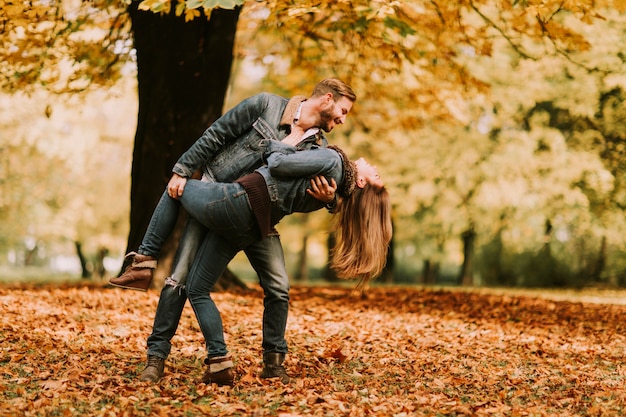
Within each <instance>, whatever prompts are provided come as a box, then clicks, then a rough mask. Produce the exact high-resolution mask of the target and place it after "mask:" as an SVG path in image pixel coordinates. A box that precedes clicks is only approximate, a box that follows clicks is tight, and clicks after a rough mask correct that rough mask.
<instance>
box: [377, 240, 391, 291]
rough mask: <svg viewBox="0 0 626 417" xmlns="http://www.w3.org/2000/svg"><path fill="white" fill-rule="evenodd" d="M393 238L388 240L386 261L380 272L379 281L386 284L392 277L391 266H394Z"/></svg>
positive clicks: (389, 282)
mask: <svg viewBox="0 0 626 417" xmlns="http://www.w3.org/2000/svg"><path fill="white" fill-rule="evenodd" d="M393 246H394V245H393V238H392V239H391V242H389V250H388V251H387V263H386V264H385V267H384V268H383V270H382V272H381V273H380V277H379V278H378V280H379V281H382V282H385V283H387V284H391V283H392V282H393V281H394V279H393V268H394V249H393Z"/></svg>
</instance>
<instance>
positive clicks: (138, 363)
mask: <svg viewBox="0 0 626 417" xmlns="http://www.w3.org/2000/svg"><path fill="white" fill-rule="evenodd" d="M214 298H215V300H216V303H217V304H218V307H219V308H220V310H221V312H222V316H223V321H224V328H225V332H226V341H227V344H228V346H229V349H230V351H231V353H232V354H233V356H234V359H235V367H236V374H237V379H236V385H235V387H233V388H228V387H216V386H213V385H208V386H207V385H205V384H202V383H198V380H199V378H200V376H201V375H202V372H203V367H204V365H203V359H204V357H205V355H206V352H205V348H204V340H203V338H202V335H201V333H200V332H199V330H198V326H197V323H196V321H195V317H194V316H193V311H192V310H191V308H190V306H189V305H187V306H186V307H185V311H184V313H183V318H182V320H181V324H180V326H179V328H178V332H177V334H176V336H175V337H174V339H173V345H174V346H173V349H172V353H171V355H170V357H169V358H168V360H167V362H166V373H165V375H164V377H163V378H162V379H161V381H159V383H158V384H150V383H144V382H139V381H138V380H137V375H138V374H139V373H140V372H141V370H142V369H143V366H144V361H145V354H146V338H147V336H148V335H149V334H150V331H151V328H152V320H153V318H154V312H155V309H156V303H157V301H158V292H157V291H150V292H148V293H138V292H134V291H124V290H120V289H110V288H101V287H97V286H83V287H52V286H51V287H46V286H42V287H2V288H0V308H1V310H2V314H1V315H0V340H1V341H2V343H1V344H0V392H1V394H0V415H2V416H5V415H6V416H12V415H16V416H17V415H19V416H23V415H24V416H37V415H68V416H74V415H84V416H89V415H104V416H108V415H111V416H118V415H122V416H138V415H148V414H149V415H155V416H160V415H163V416H189V415H202V414H207V415H217V414H224V415H242V416H244V415H245V416H248V415H256V416H265V415H277V416H282V417H288V416H304V415H317V416H329V415H334V416H363V415H365V416H367V415H376V416H378V415H383V416H385V415H388V416H398V417H400V416H427V415H447V416H470V415H472V416H474V415H475V416H487V415H500V416H530V415H536V416H552V415H555V416H557V415H558V416H579V415H590V416H591V415H594V416H595V415H597V416H604V415H606V416H617V415H622V414H624V412H626V392H625V390H624V385H625V384H624V383H625V382H626V379H625V378H626V376H625V375H626V369H625V367H624V365H623V357H624V346H626V345H625V342H626V340H625V335H624V325H623V321H622V317H623V316H624V314H625V313H626V306H622V305H615V304H599V303H581V302H575V301H569V300H564V299H561V300H556V299H544V298H539V297H532V296H523V295H508V294H500V295H498V294H489V293H484V292H478V291H475V292H472V291H452V290H450V291H442V290H429V289H422V288H402V289H400V288H387V287H381V288H371V289H369V290H368V293H367V294H366V296H364V297H362V296H355V295H353V294H352V292H351V290H350V289H346V288H341V287H330V288H319V287H315V288H307V287H294V288H293V289H292V292H291V308H290V316H289V323H288V329H287V340H288V342H289V345H290V354H289V355H288V356H287V360H286V362H285V365H286V367H287V369H288V371H289V373H290V374H291V375H293V376H294V377H295V379H294V381H293V382H292V383H290V384H288V385H282V384H281V383H280V382H277V381H271V380H270V381H268V380H262V379H260V378H259V373H260V369H261V358H262V351H261V338H262V333H261V317H262V311H263V307H262V292H261V291H260V289H256V288H255V289H254V290H252V291H248V292H239V293H218V294H214Z"/></svg>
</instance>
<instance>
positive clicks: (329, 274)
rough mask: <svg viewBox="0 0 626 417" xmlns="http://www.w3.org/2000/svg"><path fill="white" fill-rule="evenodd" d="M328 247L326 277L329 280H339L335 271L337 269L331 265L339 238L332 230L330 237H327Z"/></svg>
mask: <svg viewBox="0 0 626 417" xmlns="http://www.w3.org/2000/svg"><path fill="white" fill-rule="evenodd" d="M326 243H327V249H328V263H327V264H326V271H325V272H324V279H325V280H326V281H328V282H337V281H339V278H338V277H337V274H336V273H335V270H334V269H332V268H331V267H330V261H331V259H332V257H333V249H334V248H335V245H336V244H337V238H336V236H335V233H334V232H330V233H329V234H328V239H326Z"/></svg>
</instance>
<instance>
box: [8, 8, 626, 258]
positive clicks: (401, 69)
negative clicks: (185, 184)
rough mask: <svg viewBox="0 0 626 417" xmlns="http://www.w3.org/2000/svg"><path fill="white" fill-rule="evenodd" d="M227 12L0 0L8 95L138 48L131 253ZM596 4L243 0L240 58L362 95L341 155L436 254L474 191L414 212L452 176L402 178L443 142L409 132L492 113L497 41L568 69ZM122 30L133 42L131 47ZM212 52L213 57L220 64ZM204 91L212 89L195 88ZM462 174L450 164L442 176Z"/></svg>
mask: <svg viewBox="0 0 626 417" xmlns="http://www.w3.org/2000/svg"><path fill="white" fill-rule="evenodd" d="M236 4H238V3H235V2H230V1H217V2H216V1H212V2H186V3H177V5H176V7H175V8H174V6H173V5H172V4H171V3H170V2H169V1H161V0H146V1H143V2H141V3H139V2H132V3H131V4H130V6H129V8H128V11H129V13H127V14H126V13H120V9H119V7H120V3H117V2H111V1H95V2H81V3H80V5H78V4H73V3H72V2H65V3H60V2H46V3H35V5H34V6H33V7H30V8H27V9H24V6H23V5H22V4H13V3H9V2H6V1H5V0H2V6H3V7H2V8H1V9H2V12H1V13H3V15H2V18H1V20H2V22H3V24H4V28H5V30H4V31H3V32H2V34H0V42H1V43H0V50H2V51H3V54H4V56H5V57H6V59H5V60H3V62H2V63H1V64H0V75H2V77H3V79H2V80H3V81H2V82H3V87H4V88H5V89H8V90H12V91H15V89H21V88H25V87H26V86H27V85H31V84H32V83H34V82H40V83H43V84H44V85H45V86H46V87H48V88H51V89H53V90H55V91H67V90H68V89H74V90H76V89H78V90H80V89H84V88H86V86H87V85H88V84H89V83H92V82H96V83H103V84H106V83H109V82H111V81H112V80H115V79H116V77H117V74H118V71H119V70H120V69H121V68H122V67H123V66H122V65H121V64H122V63H123V60H124V59H127V58H133V57H135V55H134V54H133V53H132V51H131V49H130V48H131V46H134V48H136V49H135V50H136V58H137V70H138V80H139V94H140V109H139V117H138V126H137V134H136V137H135V152H134V156H133V171H132V189H133V191H131V202H132V206H131V213H132V214H131V230H130V234H129V242H128V246H129V247H135V246H136V245H137V243H138V239H139V238H140V236H141V235H142V234H143V231H144V230H145V225H146V223H147V221H148V217H149V213H151V210H152V207H153V206H154V203H155V202H156V200H157V199H158V196H159V195H160V194H161V193H162V190H163V186H164V183H165V181H166V180H167V178H168V177H169V170H170V169H171V166H172V164H173V161H174V160H175V159H176V158H177V157H178V155H179V154H180V153H181V152H182V151H183V150H184V149H186V148H187V147H188V146H189V144H190V143H191V142H193V140H195V139H196V138H197V137H198V135H199V134H200V133H201V132H202V131H203V130H204V128H205V127H206V126H207V125H208V123H210V121H211V120H213V119H214V118H215V117H217V116H218V115H219V113H220V112H221V103H222V101H223V98H224V97H223V96H224V92H225V90H226V81H227V79H228V74H229V73H230V65H231V62H232V59H230V53H231V49H230V46H232V43H231V41H232V40H233V36H234V34H235V30H236V26H235V24H236V22H237V15H238V10H230V11H226V10H214V11H212V9H214V8H215V7H219V6H222V7H230V8H233V7H235V6H236ZM603 6H614V5H613V3H612V2H596V3H594V4H593V5H589V4H586V3H580V4H578V3H576V4H574V3H563V2H557V1H546V2H542V3H541V4H536V5H535V4H533V5H529V4H527V3H523V2H522V3H520V2H516V1H511V2H509V1H505V2H488V1H462V2H456V3H455V2H440V3H437V2H430V3H419V4H418V3H412V2H388V1H382V0H381V1H364V0H360V1H353V2H339V3H337V2H333V1H323V2H315V3H310V2H300V3H299V4H298V5H297V6H294V5H293V4H291V3H289V2H285V1H267V2H252V1H251V2H248V3H246V4H245V5H244V8H243V11H244V17H245V19H243V20H242V23H240V25H239V29H238V30H239V31H240V32H241V33H240V35H241V36H240V45H241V49H240V51H241V52H240V53H242V54H247V56H248V57H251V58H256V62H258V63H259V64H262V67H263V68H265V69H266V71H267V72H266V76H265V80H266V81H265V82H266V86H268V87H271V89H272V90H274V91H276V92H278V93H281V92H290V91H294V90H295V91H301V90H302V88H301V87H302V86H304V85H310V84H311V82H312V81H311V80H317V79H319V78H321V77H324V76H329V75H332V76H337V77H340V78H343V79H344V80H346V81H347V82H349V83H350V84H352V86H353V87H354V88H355V90H356V91H357V92H359V97H360V99H359V103H358V106H356V107H355V110H354V117H351V119H350V120H351V122H350V125H349V126H348V129H347V132H346V135H345V138H344V139H343V142H344V143H341V144H342V145H345V147H346V148H349V151H350V152H351V153H354V154H356V153H359V154H366V155H367V154H369V155H372V156H375V157H376V158H374V159H378V161H379V162H380V163H379V165H381V166H383V167H384V170H381V171H382V173H383V175H384V176H385V178H389V183H390V185H391V187H393V188H394V189H395V190H396V193H397V194H398V195H402V201H401V202H398V203H397V204H396V212H397V213H398V215H399V216H405V218H406V219H410V220H411V221H413V222H414V219H415V218H421V217H422V216H423V214H424V213H431V214H432V215H433V216H434V217H435V218H437V219H440V220H442V222H441V226H442V227H441V228H439V230H438V231H436V232H434V235H439V237H438V238H436V241H437V245H436V246H435V247H443V246H444V244H445V242H446V241H449V240H450V236H452V235H456V238H457V239H459V237H460V236H461V235H462V233H463V232H466V231H467V230H470V229H468V225H473V224H475V223H474V221H473V220H474V219H473V218H472V217H471V216H472V214H471V212H470V211H469V210H468V211H467V213H468V215H467V216H465V217H464V218H462V220H461V221H460V223H459V224H461V225H462V226H461V227H460V228H459V229H458V232H457V227H456V224H457V222H456V221H453V222H449V221H447V218H446V215H448V214H450V213H451V212H452V208H454V207H455V205H454V204H457V206H458V204H460V205H461V206H463V207H465V206H466V203H463V199H462V198H461V199H459V198H458V197H459V196H462V195H472V194H467V193H468V192H469V191H471V187H473V186H475V185H476V184H477V183H472V182H467V181H465V182H463V183H462V184H464V185H461V188H459V189H458V190H456V191H452V192H451V193H450V194H449V196H450V197H451V198H450V199H449V200H448V201H449V202H450V203H451V205H450V206H445V207H444V206H440V207H437V208H435V207H436V206H430V205H428V204H424V199H423V196H422V195H421V191H423V190H424V189H425V188H428V187H429V185H428V184H427V182H428V181H430V182H431V185H430V189H431V190H436V189H438V187H441V188H446V187H448V186H450V185H451V183H450V182H446V181H442V180H443V179H445V178H454V175H452V174H451V173H446V172H443V171H442V170H441V165H440V164H438V163H437V162H435V163H433V162H432V161H431V162H430V163H431V165H433V166H434V168H435V170H434V172H435V173H440V174H441V175H435V176H433V175H431V174H430V173H429V172H426V171H422V170H420V174H418V175H423V176H424V179H425V180H424V181H420V178H419V177H417V178H416V176H415V175H413V174H411V173H412V172H414V171H415V166H416V161H420V162H426V163H428V161H424V159H423V158H421V153H422V152H424V150H425V149H426V151H427V152H431V151H430V150H428V148H429V147H437V146H438V144H437V142H436V141H437V140H441V137H433V138H422V137H419V136H418V135H421V134H422V133H421V132H420V131H419V128H420V127H424V126H427V125H436V124H438V122H445V123H447V124H450V123H453V124H457V125H459V126H462V127H463V128H467V127H470V128H474V127H475V126H473V123H474V122H475V121H477V120H479V119H481V117H482V116H483V115H485V114H486V113H487V112H488V111H489V110H490V109H491V105H490V104H489V101H490V100H489V96H488V91H489V87H490V83H491V82H492V81H491V80H490V79H488V78H483V77H481V74H477V73H476V72H475V71H474V69H475V65H472V64H475V63H476V62H477V61H479V60H480V59H481V58H488V57H490V56H491V55H492V54H493V53H494V51H495V50H496V43H497V42H496V41H503V42H504V43H506V44H507V45H508V47H509V50H510V56H511V57H513V59H514V60H515V62H516V63H517V65H518V66H523V65H524V63H526V62H534V61H537V60H539V58H545V57H553V58H554V59H555V60H557V61H559V62H563V61H567V60H571V59H572V56H573V55H575V54H576V53H577V52H580V51H584V50H586V49H588V48H589V47H590V43H589V42H588V41H587V40H586V38H585V35H586V33H585V26H582V28H581V26H580V25H578V23H579V22H584V23H585V24H587V23H592V22H594V21H595V20H594V19H595V17H597V15H598V12H602V9H601V7H603ZM615 7H617V6H615ZM139 9H149V10H151V11H154V12H157V14H155V15H151V14H150V13H148V12H143V11H140V10H139ZM210 11H212V13H211V19H210V20H209V21H208V22H207V20H206V18H205V17H206V15H208V14H209V12H210ZM222 12H224V13H222ZM183 16H184V17H185V18H183ZM129 17H130V20H129V19H128V18H129ZM188 19H191V21H190V22H185V20H188ZM129 21H130V22H132V33H133V36H134V45H131V44H129V42H128V40H129V35H128V34H129V33H130V32H129V29H130V28H131V26H129V23H128V22H129ZM31 22H38V24H31ZM255 28H258V29H259V31H256V30H255ZM85 29H87V30H85ZM163 34H167V36H164V35H163ZM238 34H239V33H238ZM97 35H100V36H97ZM231 35H232V36H231ZM103 40H104V41H103ZM277 40H278V41H277ZM253 41H254V42H253ZM229 45H230V46H229ZM256 45H263V47H262V48H258V47H256ZM255 47H256V49H255ZM49 51H53V53H49ZM211 53H216V54H219V53H221V54H223V55H220V56H223V59H218V58H217V55H211ZM207 59H211V60H210V61H207ZM69 63H72V64H73V65H69ZM211 71H215V74H214V78H211V80H209V79H208V78H205V75H206V74H207V73H211ZM211 83H213V84H211ZM209 84H210V85H211V86H212V87H211V90H210V91H208V90H202V88H205V89H206V88H207V86H208V85H209ZM202 91H208V93H206V94H203V93H202ZM361 92H363V93H361ZM208 95H210V96H211V97H210V98H207V96H208ZM196 98H197V99H198V101H195V100H196ZM437 129H438V127H435V129H432V130H431V132H437ZM470 137H471V138H473V139H471V141H469V142H465V143H463V144H462V145H461V146H464V148H459V149H458V152H454V153H456V154H458V155H460V156H461V158H462V161H465V162H467V164H469V165H467V166H471V164H472V163H473V162H472V161H473V160H474V156H473V153H472V152H470V155H469V156H467V155H466V153H467V152H461V151H462V150H465V151H467V150H472V149H474V148H475V147H478V148H479V149H481V151H480V152H478V155H479V157H478V160H482V159H481V157H480V155H481V152H482V151H483V150H485V149H489V148H490V145H484V144H483V143H482V142H484V136H480V135H477V134H472V135H470ZM372 138H375V139H374V140H372ZM334 139H335V140H334V142H336V143H338V142H341V141H339V140H337V139H336V138H334ZM393 150H397V151H393ZM443 154H445V151H443V150H442V155H443ZM463 165H464V163H457V164H450V166H451V168H450V169H456V170H459V169H462V167H463ZM418 166H419V165H418ZM406 174H411V175H406ZM472 175H474V174H472ZM439 178H440V179H441V180H440V179H439ZM433 179H434V182H433V181H431V180H433ZM459 179H461V180H462V178H461V177H460V178H459ZM477 179H478V180H479V181H482V180H481V179H480V178H479V177H477ZM159 183H160V184H159ZM455 183H456V179H455ZM432 184H434V185H435V186H433V185H432ZM453 184H454V183H452V185H453ZM463 188H465V189H463ZM455 194H456V196H455ZM431 195H434V194H431ZM437 199H438V200H440V201H444V200H445V199H443V200H442V199H441V198H439V196H437ZM455 201H458V203H454V202H455ZM441 208H444V210H440V209H441ZM407 223H408V222H407V221H403V222H402V224H401V225H400V227H399V228H398V229H399V230H400V231H401V233H408V232H409V230H411V229H412V231H413V233H415V227H416V226H415V225H413V226H411V227H407V228H404V227H403V225H405V224H407ZM434 228H435V227H433V229H434ZM398 229H397V230H398Z"/></svg>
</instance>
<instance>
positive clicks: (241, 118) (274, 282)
mask: <svg viewBox="0 0 626 417" xmlns="http://www.w3.org/2000/svg"><path fill="white" fill-rule="evenodd" d="M355 101H356V95H355V94H354V92H353V91H352V89H351V88H350V87H349V86H348V85H347V84H345V83H344V82H342V81H340V80H337V79H334V78H329V79H325V80H322V81H320V82H319V83H318V84H317V85H316V86H315V88H314V89H313V92H312V94H311V96H310V97H309V98H306V97H304V96H297V97H293V98H292V99H290V100H287V99H285V98H283V97H279V96H276V95H273V94H268V93H261V94H257V95H255V96H252V97H250V98H248V99H245V100H243V101H242V102H241V103H239V104H238V105H236V106H235V107H233V108H232V109H231V110H229V111H228V112H226V113H225V114H224V115H223V116H222V117H220V118H219V119H218V120H216V121H215V122H214V123H213V124H212V125H211V126H210V127H209V128H208V129H207V130H206V131H205V132H204V134H203V135H202V136H201V137H200V138H199V139H198V140H197V141H196V142H195V143H194V144H193V145H192V146H191V147H190V148H189V150H187V152H185V153H184V154H183V155H182V156H181V157H180V159H179V160H178V162H177V163H176V164H175V166H174V168H173V170H172V171H173V175H172V178H171V179H170V181H169V183H168V186H167V190H168V194H169V195H170V197H173V198H177V197H179V196H181V195H182V192H183V189H184V185H185V182H186V180H187V178H190V177H191V176H192V174H193V173H194V172H196V170H198V169H201V168H202V169H203V180H204V181H221V182H226V181H234V180H236V179H237V178H240V177H241V176H243V175H245V174H248V173H250V172H252V171H253V170H254V169H256V168H258V167H259V166H260V165H261V163H262V161H261V149H260V147H259V146H260V143H261V140H263V139H271V140H279V141H283V142H286V143H288V144H291V145H295V146H297V147H298V148H300V149H311V148H315V147H325V146H326V145H327V140H326V138H325V136H324V134H323V133H322V131H324V132H330V131H331V130H332V129H333V128H334V127H335V126H336V125H338V124H343V123H344V122H345V119H346V117H347V115H348V113H349V112H350V110H351V108H352V105H353V103H354V102H355ZM311 184H312V191H310V194H311V195H313V196H314V197H315V198H317V199H318V200H320V201H322V202H325V203H328V205H327V207H328V208H329V209H332V207H333V204H334V193H335V189H336V184H328V183H326V181H325V179H323V178H316V179H314V180H312V181H311ZM210 233H211V232H209V231H207V230H206V229H205V228H204V227H203V226H202V225H200V223H198V222H197V221H195V220H193V219H190V220H189V221H188V223H187V225H186V227H185V231H184V232H183V236H182V238H181V242H180V245H179V248H178V251H177V253H176V256H175V261H174V268H173V272H172V276H171V277H168V278H167V279H166V283H165V286H164V288H163V289H162V291H161V295H160V298H159V304H158V306H157V311H156V315H155V318H154V326H153V330H152V334H151V335H150V336H149V337H148V362H147V366H146V368H145V369H144V370H143V372H142V373H141V375H140V380H142V381H152V382H156V381H158V380H159V378H160V377H161V376H162V375H163V370H164V367H165V359H166V358H167V356H168V355H169V353H170V350H171V338H172V337H173V336H174V334H175V332H176V329H177V327H178V322H179V320H180V316H181V314H182V310H183V308H184V305H185V301H186V299H187V298H186V294H185V291H184V290H182V288H181V287H182V286H184V282H185V279H186V277H187V274H188V272H189V270H190V269H191V267H192V263H194V267H198V266H199V267H201V268H207V269H210V268H211V263H212V260H211V253H199V254H198V256H196V253H197V251H198V248H199V246H200V244H201V243H202V242H203V241H205V240H206V239H208V237H209V236H208V235H209V234H210ZM144 249H145V248H144ZM138 252H139V253H131V254H129V255H131V256H134V258H133V263H132V264H131V265H130V266H129V267H128V268H127V269H126V271H125V272H124V273H123V274H122V275H121V276H120V277H117V278H112V279H111V280H110V281H109V282H110V283H111V284H112V285H115V286H119V287H123V288H132V289H139V290H143V291H145V290H146V289H147V288H148V287H149V285H150V282H151V280H152V276H153V272H154V269H155V268H156V257H154V256H147V255H145V254H142V253H141V252H142V248H141V247H140V248H139V250H138ZM245 253H246V256H247V257H248V259H249V261H250V263H251V265H252V267H253V268H254V270H255V271H256V272H257V275H258V276H259V282H260V285H261V287H262V288H263V291H264V300H263V304H264V312H263V342H262V343H263V346H262V347H263V370H262V372H261V377H262V378H280V380H281V381H282V382H284V383H287V382H289V376H288V375H287V373H286V371H285V368H284V367H283V365H282V364H283V361H284V359H285V354H286V353H287V342H286V341H285V329H286V325H287V314H288V310H289V277H288V275H287V271H286V269H285V260H284V253H283V249H282V245H281V243H280V237H279V236H278V233H275V232H274V233H272V234H270V235H269V236H267V237H266V238H264V239H263V240H261V241H259V242H256V243H254V244H252V245H250V246H248V247H247V248H246V249H245ZM209 359H210V358H207V361H206V363H207V364H208V365H209V368H208V369H207V371H206V372H205V374H204V375H203V381H204V382H205V383H208V382H217V383H218V384H221V385H230V384H232V376H229V377H228V378H225V379H221V380H216V378H215V374H216V372H214V370H215V369H224V367H228V366H229V365H230V366H232V363H231V364H228V363H215V361H210V360H209Z"/></svg>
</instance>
